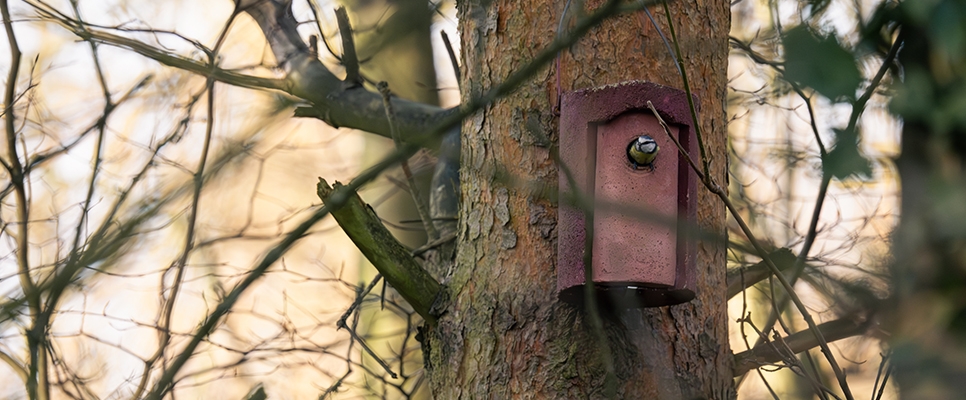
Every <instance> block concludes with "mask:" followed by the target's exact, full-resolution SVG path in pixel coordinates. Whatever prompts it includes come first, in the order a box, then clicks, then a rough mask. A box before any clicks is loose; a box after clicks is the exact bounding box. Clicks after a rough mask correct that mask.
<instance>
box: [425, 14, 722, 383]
mask: <svg viewBox="0 0 966 400" xmlns="http://www.w3.org/2000/svg"><path fill="white" fill-rule="evenodd" d="M592 3H593V4H588V7H590V8H593V7H596V5H597V3H598V2H592ZM565 4H569V3H568V2H562V1H547V0H535V1H530V2H518V1H507V0H496V1H493V2H487V1H485V0H484V1H482V2H481V1H468V2H460V3H459V7H460V10H459V13H460V14H459V15H460V25H461V32H462V36H461V37H462V42H463V43H462V45H463V46H462V48H463V59H464V77H463V82H462V89H463V98H464V101H465V100H467V99H469V98H472V97H475V96H477V95H479V94H480V93H481V92H482V91H483V90H485V89H488V88H490V87H492V86H493V85H495V84H497V83H499V80H500V79H502V78H503V77H505V76H507V75H508V74H509V73H510V72H512V71H514V70H515V69H517V68H519V67H520V66H522V65H524V64H525V63H526V62H527V60H530V59H532V58H533V57H534V56H535V55H536V54H537V53H538V51H539V49H542V48H544V47H545V46H547V45H548V44H549V43H550V42H551V41H552V40H553V38H554V37H555V35H556V31H557V26H558V24H559V21H560V20H561V14H562V13H563V12H564V6H565ZM580 4H581V2H573V4H572V5H571V7H572V8H571V10H570V12H569V13H570V15H583V14H581V12H576V13H575V11H577V10H575V8H578V7H580ZM652 13H653V14H654V17H655V20H656V21H657V22H658V25H659V26H660V29H661V31H662V32H664V34H665V35H667V36H668V39H669V40H670V31H669V30H668V27H667V25H666V23H664V21H665V17H664V13H663V11H662V10H661V9H660V8H659V7H657V8H654V9H653V10H652ZM671 13H672V18H673V20H674V21H675V29H676V30H677V33H678V37H679V38H680V40H681V49H682V52H683V54H684V58H685V62H684V68H685V69H686V71H687V72H688V73H689V78H690V81H691V85H693V86H692V87H693V88H694V90H695V91H696V95H697V96H698V97H699V99H700V109H701V110H702V112H701V114H700V116H699V117H700V121H701V124H702V125H701V128H702V132H703V134H704V141H705V145H706V146H707V150H708V154H709V155H710V156H711V158H712V163H711V165H712V173H713V174H714V176H715V177H716V178H717V179H718V180H719V181H720V182H722V183H723V182H725V175H724V174H725V167H726V164H727V152H726V150H725V146H726V127H725V113H724V104H723V102H724V98H725V84H726V69H727V55H728V41H727V35H728V30H729V24H730V10H729V7H728V2H722V1H710V0H686V1H675V2H673V3H672V4H671ZM564 22H565V23H564V24H563V26H564V27H565V29H566V27H568V26H571V25H572V24H570V23H571V22H572V18H570V17H567V18H565V19H564ZM673 60H674V59H673V57H672V56H671V55H670V54H669V52H668V49H667V47H666V46H665V45H664V43H663V42H662V40H661V38H660V36H659V35H658V31H657V30H656V29H655V28H654V26H653V25H651V22H649V20H648V19H647V16H646V15H645V14H644V13H643V12H637V13H632V14H624V15H620V16H617V17H615V18H611V19H609V20H607V21H606V22H605V23H604V24H603V25H601V26H600V27H598V28H595V29H593V30H591V31H590V33H589V34H588V35H587V36H586V37H585V38H583V39H582V40H581V41H580V42H579V43H578V44H577V45H575V46H573V47H572V48H571V51H570V53H567V54H562V55H561V56H560V64H559V70H558V68H557V67H556V66H554V65H551V66H550V67H548V68H544V69H543V70H542V71H541V72H539V73H538V74H537V76H536V77H535V79H533V80H531V81H530V82H529V83H527V84H524V85H523V86H522V87H521V88H520V89H519V90H517V92H515V94H513V95H511V96H509V97H507V98H505V99H503V100H501V101H500V102H498V104H496V105H494V106H492V107H490V108H488V109H486V110H484V111H483V112H481V113H479V114H477V115H475V116H474V117H472V118H470V119H469V120H468V121H467V122H466V123H465V124H464V127H463V161H462V171H461V179H462V190H463V193H462V195H463V200H462V207H461V215H460V228H459V229H460V230H459V239H458V249H459V250H458V255H457V260H456V263H457V265H456V268H455V270H454V272H453V274H452V276H451V277H449V278H447V279H448V280H449V281H448V282H447V283H448V285H449V290H450V295H451V299H450V301H451V302H450V303H449V307H448V308H447V310H446V312H445V313H444V314H443V315H442V316H441V317H440V320H439V324H438V325H437V326H435V327H432V328H431V330H430V331H429V332H428V333H429V334H428V335H427V338H426V339H427V340H426V341H425V345H426V346H427V348H428V351H429V356H430V357H429V361H428V372H429V377H430V381H431V383H432V387H433V391H434V393H435V397H436V398H439V399H458V398H483V397H487V398H511V397H519V396H527V397H536V398H588V397H591V398H598V397H603V396H604V395H605V389H604V384H603V382H604V370H605V369H604V368H603V364H602V362H601V357H600V356H601V354H600V352H601V350H600V349H601V348H602V347H601V346H600V343H599V341H598V340H597V339H596V336H595V335H594V334H593V333H592V331H591V329H590V326H591V325H590V323H589V320H587V319H585V317H584V314H583V313H582V312H580V311H577V310H575V309H573V308H571V307H569V306H567V305H565V304H563V303H561V302H559V301H558V299H557V294H556V271H555V260H556V254H557V250H556V245H557V243H556V241H557V235H556V220H557V205H556V204H555V203H554V202H552V201H551V200H548V199H546V196H542V195H541V194H539V193H537V192H538V191H534V190H528V189H526V188H533V187H548V188H551V190H556V189H555V188H556V182H557V166H556V164H555V163H554V160H553V159H552V156H551V154H552V152H551V149H550V148H548V147H546V146H545V145H542V144H541V143H543V142H542V141H541V140H540V137H541V136H546V137H549V138H551V140H556V138H557V134H556V132H557V124H558V116H557V115H556V114H555V107H556V106H557V104H558V102H557V99H558V97H559V95H560V93H561V91H570V90H576V89H582V88H589V87H595V86H601V85H607V84H613V83H617V82H621V81H627V80H638V79H642V80H649V81H652V82H655V83H659V84H663V85H668V86H673V87H678V88H681V87H682V84H681V77H680V75H679V74H678V71H677V68H676V67H675V63H674V61H673ZM557 82H559V85H560V87H558V86H557V85H558V83H557ZM699 194H700V195H699V198H698V203H699V206H698V219H699V222H700V224H701V225H702V227H703V228H705V229H707V230H708V231H710V232H715V233H720V234H722V235H723V234H724V223H725V213H724V207H723V205H722V204H721V203H720V201H717V200H715V199H714V198H713V197H712V195H710V194H709V193H708V192H707V191H706V190H703V189H699ZM697 247H698V262H697V265H698V267H697V269H698V271H697V287H696V292H697V298H696V299H695V300H694V301H692V302H690V303H686V304H682V305H677V306H671V307H664V308H656V309H643V310H636V311H635V310H632V311H627V312H616V311H612V312H614V313H615V314H614V315H611V316H608V317H607V318H605V319H604V329H605V331H606V334H607V340H608V342H609V346H610V349H611V354H612V356H613V360H614V365H615V371H616V373H617V379H618V388H617V395H618V397H619V398H642V399H643V398H649V399H658V398H659V399H690V398H713V399H727V398H733V397H734V396H735V393H734V389H733V385H732V379H731V378H732V377H731V362H732V361H731V360H732V358H731V353H730V349H729V346H728V335H727V334H728V329H727V325H726V319H727V313H726V307H725V304H726V299H725V280H724V279H725V248H724V246H723V245H722V244H721V243H720V242H719V243H711V242H702V243H700V244H699V245H698V246H697Z"/></svg>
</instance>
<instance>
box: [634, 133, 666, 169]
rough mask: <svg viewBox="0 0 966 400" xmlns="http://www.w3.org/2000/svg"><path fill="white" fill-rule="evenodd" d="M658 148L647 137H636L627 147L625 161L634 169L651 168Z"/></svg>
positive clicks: (651, 139)
mask: <svg viewBox="0 0 966 400" xmlns="http://www.w3.org/2000/svg"><path fill="white" fill-rule="evenodd" d="M660 149H661V148H660V146H658V145H657V142H655V141H654V138H652V137H650V136H648V135H641V136H638V137H637V139H634V140H632V141H631V142H630V143H629V144H628V145H627V159H628V160H629V161H630V162H631V164H632V165H633V166H634V168H637V169H642V168H652V167H653V164H654V159H655V158H657V152H658V150H660Z"/></svg>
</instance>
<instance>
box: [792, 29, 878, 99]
mask: <svg viewBox="0 0 966 400" xmlns="http://www.w3.org/2000/svg"><path fill="white" fill-rule="evenodd" d="M783 43H784V46H785V78H786V79H788V80H790V81H796V82H799V83H801V84H802V85H805V86H808V87H810V88H812V89H815V90H816V91H817V92H819V93H820V94H821V95H823V96H825V97H828V98H829V99H830V100H832V101H837V100H838V99H839V98H843V97H844V98H846V99H854V98H855V90H856V88H858V86H859V84H860V83H862V74H861V73H859V68H858V67H856V65H855V58H854V57H853V55H852V53H850V52H849V51H847V50H845V49H843V48H842V46H839V43H838V42H837V41H836V40H835V38H833V37H825V38H819V37H816V36H815V35H814V34H812V32H811V31H810V30H809V29H808V27H806V26H798V27H795V28H794V29H792V30H790V31H788V32H787V33H785V37H784V38H783Z"/></svg>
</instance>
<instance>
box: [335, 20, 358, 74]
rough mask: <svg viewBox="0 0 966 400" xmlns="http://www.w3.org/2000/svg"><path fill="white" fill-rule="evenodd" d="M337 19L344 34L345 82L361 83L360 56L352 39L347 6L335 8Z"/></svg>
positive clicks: (343, 61) (343, 63) (340, 30)
mask: <svg viewBox="0 0 966 400" xmlns="http://www.w3.org/2000/svg"><path fill="white" fill-rule="evenodd" d="M335 20H336V21H337V22H338V23H339V34H340V35H341V36H342V65H343V66H344V67H345V82H346V83H347V84H350V85H361V84H362V79H361V78H360V77H359V58H358V57H357V56H356V45H355V43H354V42H353V40H352V25H351V24H350V23H349V13H348V12H347V11H346V10H345V7H339V8H337V9H336V10H335Z"/></svg>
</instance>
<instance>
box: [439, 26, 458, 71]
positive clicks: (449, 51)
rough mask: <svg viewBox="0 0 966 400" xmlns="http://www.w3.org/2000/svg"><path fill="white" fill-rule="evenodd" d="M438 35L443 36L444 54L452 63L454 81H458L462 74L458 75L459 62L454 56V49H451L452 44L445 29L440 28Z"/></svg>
mask: <svg viewBox="0 0 966 400" xmlns="http://www.w3.org/2000/svg"><path fill="white" fill-rule="evenodd" d="M439 35H440V36H442V37H443V46H445V47H446V54H448V55H449V62H450V63H451V64H452V65H453V73H454V74H455V75H456V82H457V83H458V82H459V81H460V78H461V77H462V75H460V63H459V60H458V59H457V58H456V51H454V50H453V44H452V43H450V41H449V35H447V34H446V31H445V30H442V29H440V31H439Z"/></svg>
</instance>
